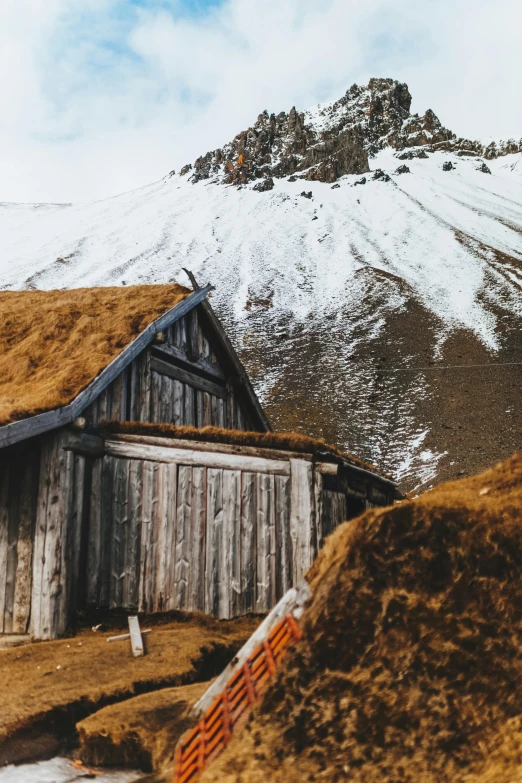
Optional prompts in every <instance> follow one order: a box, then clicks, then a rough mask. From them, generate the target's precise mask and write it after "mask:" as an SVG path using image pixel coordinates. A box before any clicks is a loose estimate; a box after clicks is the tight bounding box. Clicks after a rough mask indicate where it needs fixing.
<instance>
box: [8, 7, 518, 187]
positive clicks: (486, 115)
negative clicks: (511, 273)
mask: <svg viewBox="0 0 522 783" xmlns="http://www.w3.org/2000/svg"><path fill="white" fill-rule="evenodd" d="M521 28H522V4H521V3H520V0H496V1H495V3H492V2H491V0H474V2H471V0H364V2H362V0H0V98H1V110H0V201H21V202H40V201H49V202H70V201H91V200H95V199H101V198H107V197H110V196H113V195H116V194H118V193H121V192H124V191H127V190H131V189H134V188H137V187H140V186H142V185H145V184H147V183H149V182H151V181H155V180H157V179H159V178H160V177H162V176H164V175H165V174H167V173H168V172H169V171H171V170H172V169H175V170H179V168H180V167H181V166H182V165H183V164H185V163H187V162H193V161H194V160H195V158H197V157H198V156H199V155H200V154H204V153H205V152H207V151H208V150H211V149H216V148H218V147H220V146H222V145H223V144H224V143H226V142H227V141H229V140H230V139H231V138H233V137H234V136H235V135H236V134H237V133H238V132H239V131H241V130H243V129H245V128H247V127H249V126H250V125H251V124H252V123H253V122H254V121H255V119H256V118H257V115H258V114H259V113H260V112H261V111H263V110H264V109H267V110H268V111H269V112H272V111H274V112H276V113H277V112H279V111H282V110H286V111H288V110H289V109H290V108H291V107H292V106H294V105H295V106H296V107H297V108H298V109H300V110H305V109H307V108H309V107H311V106H313V105H314V104H316V103H318V102H323V101H328V100H335V99H336V98H339V97H340V96H341V95H343V94H344V92H345V91H346V90H347V88H348V87H349V86H350V85H351V84H353V83H354V82H356V83H359V84H362V83H367V82H368V80H369V79H370V78H371V77H373V76H376V77H392V78H394V79H398V80H399V81H404V82H406V83H407V84H408V85H409V88H410V92H411V94H412V96H413V102H412V111H418V112H419V113H423V112H424V111H426V109H428V108H431V109H433V110H434V111H435V113H436V114H437V115H438V116H439V118H440V119H441V121H442V122H443V123H444V125H446V127H449V128H451V130H453V131H454V132H455V133H457V135H462V136H465V137H467V138H481V139H489V138H496V139H500V138H509V137H516V138H521V137H522V100H521V99H520V84H521V80H522V47H521V46H520V29H521Z"/></svg>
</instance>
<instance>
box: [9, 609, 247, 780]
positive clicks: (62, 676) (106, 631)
mask: <svg viewBox="0 0 522 783" xmlns="http://www.w3.org/2000/svg"><path fill="white" fill-rule="evenodd" d="M258 624H259V618H258V617H244V618H238V619H235V620H222V621H220V620H213V619H211V618H207V617H204V616H202V615H185V616H182V615H181V614H180V613H178V618H177V619H176V620H172V619H169V618H168V617H162V618H159V619H158V618H154V617H147V618H142V619H141V626H142V628H147V627H152V632H151V633H150V634H148V635H147V636H145V637H144V639H145V640H146V641H145V644H146V652H147V654H146V655H145V656H144V657H143V658H133V657H132V655H131V651H130V643H129V642H127V641H123V642H113V643H110V644H109V643H107V637H108V636H110V635H111V634H115V633H118V632H122V631H123V630H124V625H125V618H124V617H121V618H119V619H118V618H114V619H112V620H109V621H107V620H105V622H104V625H103V626H102V629H100V631H98V632H94V631H92V630H90V628H89V629H84V630H81V631H80V632H79V633H78V634H77V635H76V636H74V637H71V638H67V639H60V640H58V641H52V642H38V643H33V644H28V645H25V646H23V647H15V648H12V649H9V650H0V682H1V683H2V689H1V707H0V765H2V764H6V763H10V762H19V761H22V760H29V759H35V758H45V757H49V756H51V755H54V753H56V752H57V751H58V749H59V748H60V746H61V745H63V741H64V739H67V738H71V737H73V738H74V736H75V724H76V723H77V722H78V721H80V720H82V719H83V718H85V717H86V716H88V715H90V714H92V713H93V712H95V711H96V710H98V709H100V708H102V707H105V706H107V705H109V704H112V703H114V702H118V701H122V700H124V699H127V698H130V697H132V696H136V695H138V694H142V693H146V692H149V691H153V690H158V689H159V688H165V687H173V686H180V685H186V684H189V683H195V682H204V681H206V680H209V679H211V678H212V677H214V676H216V675H217V674H219V673H220V672H221V671H222V670H223V669H224V667H225V666H226V665H227V664H228V663H229V661H230V660H231V658H232V657H233V656H234V654H235V653H236V651H237V650H238V649H239V648H240V647H241V646H242V645H243V644H244V643H245V641H246V640H247V639H248V638H249V636H250V635H251V634H252V632H253V631H254V630H255V628H257V626H258Z"/></svg>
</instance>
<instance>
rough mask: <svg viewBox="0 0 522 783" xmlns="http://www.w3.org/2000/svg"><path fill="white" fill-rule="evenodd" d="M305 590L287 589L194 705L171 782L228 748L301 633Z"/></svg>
mask: <svg viewBox="0 0 522 783" xmlns="http://www.w3.org/2000/svg"><path fill="white" fill-rule="evenodd" d="M309 594H310V593H309V590H308V586H307V585H306V586H304V587H301V588H300V589H299V590H296V589H294V588H292V590H289V591H288V593H287V594H286V595H285V596H284V597H283V598H282V599H281V601H280V602H279V604H277V606H276V607H275V608H274V609H273V610H272V612H270V614H269V615H268V617H266V618H265V620H264V621H263V623H262V624H261V625H260V627H259V628H258V629H257V631H256V632H255V633H254V634H253V636H252V637H251V638H250V639H249V641H248V642H247V643H246V644H245V646H244V647H243V648H242V650H241V651H240V652H239V654H238V655H237V657H236V658H235V659H234V660H233V661H232V663H231V664H230V666H228V667H227V669H225V671H224V672H223V674H222V675H221V676H220V677H219V678H218V679H217V680H216V682H215V683H213V685H212V686H211V687H210V688H209V690H208V691H207V692H206V693H205V694H204V695H203V696H202V698H201V699H200V700H199V702H198V703H197V704H196V705H195V707H194V713H195V714H199V716H200V717H199V721H198V723H197V725H196V726H194V728H193V729H191V730H190V731H188V732H186V733H185V734H184V735H183V736H182V737H181V739H180V741H179V742H178V745H177V747H176V752H175V756H174V781H173V783H193V781H195V780H196V778H197V777H198V776H199V774H200V773H201V772H202V770H203V769H204V768H205V767H206V766H207V765H208V764H209V763H210V762H211V761H212V760H213V759H214V758H216V757H217V756H218V755H219V754H220V753H221V752H222V751H223V750H224V748H226V746H227V745H228V743H229V741H230V738H231V736H232V732H233V731H234V729H235V728H236V727H237V726H239V725H241V724H242V723H243V722H244V721H245V720H246V718H247V717H248V714H249V712H250V710H251V708H252V705H253V704H255V703H256V701H258V700H259V699H260V697H261V696H262V694H263V692H264V690H265V688H266V686H267V684H268V680H269V679H270V677H272V676H273V675H274V674H275V672H276V669H277V666H278V664H279V662H280V661H281V658H282V657H283V656H284V654H285V653H286V652H287V650H288V648H289V647H290V646H291V645H292V644H293V643H295V642H297V641H298V640H299V639H300V638H301V628H300V626H299V623H298V620H297V618H298V617H299V616H300V615H301V613H302V606H303V604H304V603H305V601H306V600H307V599H308V597H309ZM282 614H283V617H282V618H281V615H282ZM209 702H210V703H209Z"/></svg>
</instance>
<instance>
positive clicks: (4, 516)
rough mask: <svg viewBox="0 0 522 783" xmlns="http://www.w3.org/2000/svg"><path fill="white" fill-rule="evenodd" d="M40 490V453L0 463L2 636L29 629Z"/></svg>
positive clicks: (15, 455)
mask: <svg viewBox="0 0 522 783" xmlns="http://www.w3.org/2000/svg"><path fill="white" fill-rule="evenodd" d="M37 488H38V452H37V451H36V452H32V451H30V450H18V449H17V450H14V451H13V450H12V451H10V452H9V454H6V455H5V458H4V459H2V460H0V633H15V634H24V633H26V631H27V628H28V623H29V616H30V608H31V582H32V579H31V567H32V559H33V535H34V525H35V517H36V496H37Z"/></svg>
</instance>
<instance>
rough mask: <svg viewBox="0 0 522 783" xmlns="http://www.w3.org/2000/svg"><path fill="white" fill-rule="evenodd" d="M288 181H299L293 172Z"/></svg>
mask: <svg viewBox="0 0 522 783" xmlns="http://www.w3.org/2000/svg"><path fill="white" fill-rule="evenodd" d="M287 182H297V177H294V175H293V174H292V176H291V177H288V180H287Z"/></svg>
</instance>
